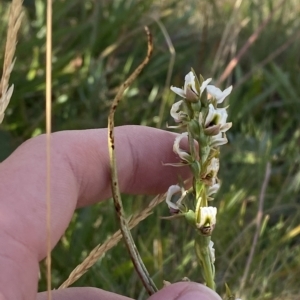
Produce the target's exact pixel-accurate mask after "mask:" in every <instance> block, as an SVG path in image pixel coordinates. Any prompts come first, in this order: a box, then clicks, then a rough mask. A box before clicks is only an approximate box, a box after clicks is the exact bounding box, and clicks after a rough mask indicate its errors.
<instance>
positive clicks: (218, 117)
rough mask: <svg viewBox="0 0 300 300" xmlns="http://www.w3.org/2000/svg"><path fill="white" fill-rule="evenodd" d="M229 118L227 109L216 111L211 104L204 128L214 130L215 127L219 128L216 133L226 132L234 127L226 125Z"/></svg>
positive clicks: (230, 124)
mask: <svg viewBox="0 0 300 300" xmlns="http://www.w3.org/2000/svg"><path fill="white" fill-rule="evenodd" d="M227 117H228V114H227V111H226V108H217V109H215V108H214V106H213V105H212V104H209V106H208V114H207V117H206V119H205V123H204V126H205V128H213V127H214V126H217V129H216V130H215V132H217V133H219V132H226V131H227V130H228V129H230V128H231V126H232V123H226V120H227ZM199 121H200V120H199ZM212 135H213V134H212Z"/></svg>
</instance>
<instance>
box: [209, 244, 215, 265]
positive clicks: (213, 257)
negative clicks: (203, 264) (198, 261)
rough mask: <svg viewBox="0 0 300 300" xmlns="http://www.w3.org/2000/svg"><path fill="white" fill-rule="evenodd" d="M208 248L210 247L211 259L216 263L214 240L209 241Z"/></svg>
mask: <svg viewBox="0 0 300 300" xmlns="http://www.w3.org/2000/svg"><path fill="white" fill-rule="evenodd" d="M208 248H209V255H210V259H211V261H212V263H214V262H215V260H216V255H215V248H214V242H213V241H209V244H208Z"/></svg>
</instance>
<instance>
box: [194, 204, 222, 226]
mask: <svg viewBox="0 0 300 300" xmlns="http://www.w3.org/2000/svg"><path fill="white" fill-rule="evenodd" d="M216 216H217V208H216V207H213V206H205V207H200V210H199V216H198V217H197V223H196V226H197V227H198V228H200V229H202V228H208V229H209V231H212V230H213V229H214V227H215V225H216Z"/></svg>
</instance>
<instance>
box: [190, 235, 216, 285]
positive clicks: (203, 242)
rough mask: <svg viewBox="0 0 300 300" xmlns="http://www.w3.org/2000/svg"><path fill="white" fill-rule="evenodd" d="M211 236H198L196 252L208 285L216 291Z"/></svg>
mask: <svg viewBox="0 0 300 300" xmlns="http://www.w3.org/2000/svg"><path fill="white" fill-rule="evenodd" d="M210 239H211V238H210V236H203V235H200V234H197V235H196V238H195V251H196V255H197V258H198V261H199V263H200V265H201V267H202V273H203V277H204V280H205V282H206V285H207V286H208V287H209V288H211V289H212V290H213V291H215V290H216V284H215V281H214V277H215V271H214V264H213V262H212V260H211V256H210V250H209V242H210Z"/></svg>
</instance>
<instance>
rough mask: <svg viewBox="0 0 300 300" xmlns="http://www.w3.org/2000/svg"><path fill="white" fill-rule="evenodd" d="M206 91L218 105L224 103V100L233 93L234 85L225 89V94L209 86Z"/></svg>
mask: <svg viewBox="0 0 300 300" xmlns="http://www.w3.org/2000/svg"><path fill="white" fill-rule="evenodd" d="M206 90H207V93H208V94H210V95H211V96H212V97H213V98H215V99H216V100H217V103H222V102H223V101H224V99H225V98H226V97H227V96H228V95H229V94H230V93H231V91H232V85H231V86H230V87H228V88H227V89H225V90H224V91H223V92H222V91H221V90H220V89H219V88H217V87H215V86H214V85H208V86H207V88H206Z"/></svg>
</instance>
